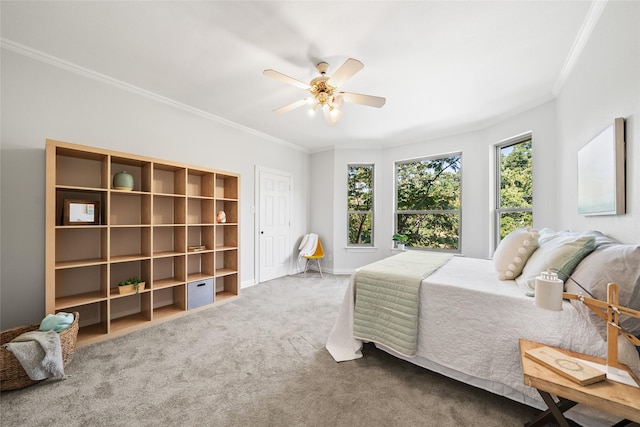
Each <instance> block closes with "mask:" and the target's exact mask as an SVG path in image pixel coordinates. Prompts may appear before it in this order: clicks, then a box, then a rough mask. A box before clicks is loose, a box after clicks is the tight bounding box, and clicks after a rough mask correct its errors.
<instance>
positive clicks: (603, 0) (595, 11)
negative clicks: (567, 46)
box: [551, 0, 608, 97]
mask: <svg viewBox="0 0 640 427" xmlns="http://www.w3.org/2000/svg"><path fill="white" fill-rule="evenodd" d="M607 1H608V0H596V1H594V2H593V3H591V7H590V8H589V11H588V12H587V16H586V17H585V18H584V21H583V22H582V26H581V27H580V31H578V35H577V36H576V39H575V41H574V42H573V46H572V47H571V50H570V51H569V55H568V56H567V59H566V60H565V61H564V65H563V66H562V69H561V70H560V74H559V75H558V79H557V80H556V84H555V85H554V86H553V90H552V91H551V93H552V94H553V96H555V97H557V96H558V95H559V94H560V91H561V90H562V87H563V86H564V84H565V82H566V81H567V78H569V75H570V74H571V71H573V67H575V65H576V62H578V58H580V55H581V54H582V51H583V49H584V46H585V45H586V44H587V41H588V40H589V37H591V33H593V29H594V28H595V26H596V24H597V23H598V20H599V19H600V16H601V15H602V11H603V10H604V8H605V6H606V5H607Z"/></svg>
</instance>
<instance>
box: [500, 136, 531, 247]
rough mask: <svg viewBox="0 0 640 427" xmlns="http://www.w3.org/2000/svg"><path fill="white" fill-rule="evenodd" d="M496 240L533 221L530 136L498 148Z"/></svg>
mask: <svg viewBox="0 0 640 427" xmlns="http://www.w3.org/2000/svg"><path fill="white" fill-rule="evenodd" d="M499 156H500V158H499V164H500V195H499V201H498V203H499V205H498V215H499V229H500V240H502V239H503V238H504V237H505V236H506V235H507V234H509V233H510V232H511V231H513V230H515V229H516V228H519V227H530V226H532V224H533V213H532V206H533V174H532V146H531V139H528V140H526V141H522V142H519V143H516V144H512V145H507V146H504V147H500V153H499Z"/></svg>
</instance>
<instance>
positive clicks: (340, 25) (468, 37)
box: [1, 0, 592, 151]
mask: <svg viewBox="0 0 640 427" xmlns="http://www.w3.org/2000/svg"><path fill="white" fill-rule="evenodd" d="M591 6H592V2H591V1H338V2H333V1H253V2H249V1H224V2H223V1H205V2H195V1H173V2H156V1H146V2H123V1H102V2H62V1H45V2H25V1H20V2H13V1H4V0H3V1H2V3H1V8H2V9H1V18H2V27H1V31H2V42H3V46H4V47H6V48H11V49H13V50H18V51H22V52H29V53H30V54H32V55H33V56H39V57H41V58H46V59H47V60H48V61H49V62H53V63H58V64H62V65H63V66H65V67H66V68H68V69H76V70H79V71H81V72H83V73H85V74H86V73H87V72H88V73H95V75H96V76H98V75H100V78H102V77H104V78H105V80H107V81H108V80H110V81H112V82H114V81H115V82H123V83H125V84H126V85H127V87H128V88H130V89H133V90H138V89H142V90H143V91H145V92H146V93H147V94H151V95H150V96H157V97H159V98H162V99H164V100H165V101H168V102H170V103H173V102H175V103H176V104H182V105H183V106H188V107H187V108H190V109H195V110H199V111H201V112H204V114H205V115H207V116H209V117H212V118H213V119H215V120H217V119H218V118H219V119H220V120H223V121H225V122H226V121H228V122H231V123H232V125H233V126H239V127H241V128H244V129H247V130H249V131H251V132H255V133H259V134H264V135H268V137H269V138H271V139H275V140H277V141H282V142H285V143H289V144H294V145H296V146H299V147H303V149H308V150H310V151H317V150H322V149H324V148H327V147H332V146H335V147H351V148H356V147H382V146H390V145H396V144H404V143H411V142H417V141H421V140H426V139H430V138H434V137H439V136H443V135H447V134H452V133H458V132H461V131H468V130H472V129H478V128H482V127H484V126H486V125H488V124H490V123H493V122H495V121H497V120H500V119H502V118H505V117H508V116H509V115H511V114H513V113H514V112H518V111H522V110H524V109H527V108H531V107H533V106H535V105H538V104H540V103H542V102H545V101H548V100H550V99H552V98H553V96H554V88H556V90H557V88H558V87H559V85H561V83H562V81H563V79H564V78H565V77H566V74H567V72H568V71H570V67H567V65H565V64H570V63H571V59H572V57H573V58H575V55H576V54H577V53H579V51H578V50H579V49H578V50H576V49H574V46H576V45H577V47H579V45H580V43H579V41H580V40H581V39H584V37H588V34H586V35H585V31H586V30H585V29H584V27H583V23H585V20H588V18H589V16H590V10H591V9H590V8H591ZM577 41H578V42H577ZM572 49H573V50H572ZM349 57H353V58H356V59H358V60H360V61H362V62H363V63H364V65H365V67H364V69H363V70H362V71H360V72H359V73H358V74H356V75H355V76H354V77H352V78H351V79H350V80H349V81H347V82H346V83H345V84H344V85H343V86H341V87H340V89H341V90H345V91H348V92H356V93H364V94H370V95H376V96H383V97H386V99H387V102H386V105H385V106H384V107H382V108H381V109H377V108H372V107H366V106H360V105H354V104H346V105H345V107H344V108H343V112H344V116H343V117H342V119H341V121H340V122H339V123H338V124H337V125H336V126H335V127H329V126H327V125H326V124H325V122H324V120H323V118H322V114H316V115H315V117H310V116H309V114H308V113H307V109H306V108H299V109H296V110H294V111H291V112H289V113H285V114H275V113H273V112H272V110H273V109H275V108H278V107H281V106H283V105H286V104H289V103H291V102H293V101H296V100H298V99H301V98H303V97H305V95H306V92H305V91H304V90H303V89H300V88H296V87H294V86H291V85H287V84H285V83H282V82H279V81H276V80H273V79H270V78H267V77H265V76H263V75H262V71H263V70H264V69H267V68H272V69H275V70H277V71H280V72H282V73H284V74H286V75H289V76H291V77H294V78H296V79H299V80H302V81H305V82H306V81H309V80H311V79H312V78H313V77H316V76H317V71H316V70H315V64H316V63H318V62H320V61H326V62H328V63H329V65H330V67H329V72H328V74H331V73H332V71H334V70H335V69H336V68H337V67H338V66H340V65H341V64H342V63H343V62H344V61H345V60H346V59H347V58H349Z"/></svg>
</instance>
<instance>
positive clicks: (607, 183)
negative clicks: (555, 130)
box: [578, 118, 626, 215]
mask: <svg viewBox="0 0 640 427" xmlns="http://www.w3.org/2000/svg"><path fill="white" fill-rule="evenodd" d="M625 210H626V209H625V142H624V119H623V118H617V119H615V120H614V122H613V123H612V124H610V125H609V126H607V128H606V129H605V130H603V131H602V132H600V133H599V134H598V135H597V136H596V137H594V138H593V139H592V140H591V141H589V142H588V143H587V145H585V146H584V147H582V148H581V149H580V151H578V213H579V214H581V215H621V214H624V213H625Z"/></svg>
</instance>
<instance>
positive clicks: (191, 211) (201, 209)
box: [187, 198, 216, 224]
mask: <svg viewBox="0 0 640 427" xmlns="http://www.w3.org/2000/svg"><path fill="white" fill-rule="evenodd" d="M215 222H216V211H215V202H214V200H213V199H192V198H190V199H189V200H188V202H187V224H214V223H215Z"/></svg>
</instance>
